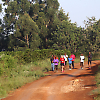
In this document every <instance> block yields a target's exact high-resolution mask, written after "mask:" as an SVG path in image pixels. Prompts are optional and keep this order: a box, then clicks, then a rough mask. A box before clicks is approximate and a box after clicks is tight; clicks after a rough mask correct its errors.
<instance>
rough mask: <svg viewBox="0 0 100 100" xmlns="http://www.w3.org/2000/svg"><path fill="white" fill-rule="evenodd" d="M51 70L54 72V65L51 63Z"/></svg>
mask: <svg viewBox="0 0 100 100" xmlns="http://www.w3.org/2000/svg"><path fill="white" fill-rule="evenodd" d="M51 70H52V71H53V63H51Z"/></svg>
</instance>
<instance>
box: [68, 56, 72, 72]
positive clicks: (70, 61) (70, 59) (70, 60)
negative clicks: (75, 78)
mask: <svg viewBox="0 0 100 100" xmlns="http://www.w3.org/2000/svg"><path fill="white" fill-rule="evenodd" d="M68 63H69V70H72V68H71V64H72V58H71V56H70V58H68Z"/></svg>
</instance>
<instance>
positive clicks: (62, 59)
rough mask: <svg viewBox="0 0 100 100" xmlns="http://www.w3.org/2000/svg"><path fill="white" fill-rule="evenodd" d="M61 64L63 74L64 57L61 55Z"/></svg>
mask: <svg viewBox="0 0 100 100" xmlns="http://www.w3.org/2000/svg"><path fill="white" fill-rule="evenodd" d="M60 62H61V69H62V72H64V62H65V60H64V57H63V56H62V55H61V58H60Z"/></svg>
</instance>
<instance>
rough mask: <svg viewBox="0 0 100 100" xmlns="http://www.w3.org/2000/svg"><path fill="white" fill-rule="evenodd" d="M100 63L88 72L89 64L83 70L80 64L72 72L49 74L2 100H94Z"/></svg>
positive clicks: (97, 62)
mask: <svg viewBox="0 0 100 100" xmlns="http://www.w3.org/2000/svg"><path fill="white" fill-rule="evenodd" d="M99 64H100V61H92V69H91V70H88V65H87V62H85V65H84V69H83V70H81V69H80V66H79V63H76V64H75V69H72V70H71V71H70V70H68V67H66V69H65V72H64V73H61V71H60V70H59V71H58V72H56V73H53V72H48V73H49V74H51V75H50V76H46V77H44V78H41V79H39V80H36V81H34V82H32V83H29V84H26V85H25V86H23V87H22V88H20V89H18V90H16V91H15V92H14V93H12V94H10V95H9V96H8V97H7V98H4V99H1V100H94V99H93V96H92V95H89V94H90V92H91V90H93V89H95V88H96V85H95V84H96V82H95V76H94V74H95V72H96V71H97V70H98V65H99Z"/></svg>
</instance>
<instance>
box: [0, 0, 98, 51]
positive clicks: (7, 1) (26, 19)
mask: <svg viewBox="0 0 100 100" xmlns="http://www.w3.org/2000/svg"><path fill="white" fill-rule="evenodd" d="M2 1H4V5H7V8H6V9H5V13H6V14H5V16H4V18H3V21H1V27H0V49H1V50H2V49H5V50H11V51H12V50H25V49H27V48H30V49H32V50H39V49H56V50H63V49H67V50H70V51H71V52H88V51H92V52H97V51H99V50H100V37H99V35H100V20H98V21H96V19H95V17H91V18H88V21H84V23H85V26H86V27H85V28H82V27H77V23H71V20H70V19H69V15H68V13H67V14H65V13H64V11H63V9H62V8H61V9H60V10H59V2H58V0H12V1H11V0H2ZM0 11H1V10H0Z"/></svg>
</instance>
